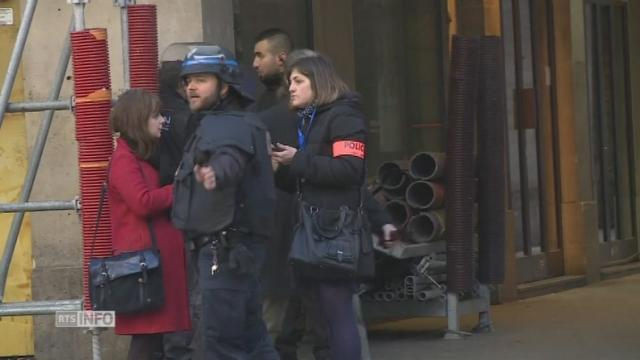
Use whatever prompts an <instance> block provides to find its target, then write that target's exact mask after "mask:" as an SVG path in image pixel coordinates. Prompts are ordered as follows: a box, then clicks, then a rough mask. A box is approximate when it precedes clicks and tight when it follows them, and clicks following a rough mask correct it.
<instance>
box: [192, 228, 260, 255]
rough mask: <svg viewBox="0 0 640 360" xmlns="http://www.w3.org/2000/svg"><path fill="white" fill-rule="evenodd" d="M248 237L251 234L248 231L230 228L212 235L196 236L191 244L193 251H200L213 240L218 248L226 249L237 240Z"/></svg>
mask: <svg viewBox="0 0 640 360" xmlns="http://www.w3.org/2000/svg"><path fill="white" fill-rule="evenodd" d="M249 235H251V232H250V231H248V230H245V229H238V228H233V227H231V228H227V229H225V230H221V231H218V232H216V233H213V234H209V235H199V236H196V237H194V238H193V239H192V240H191V242H192V244H193V246H194V248H195V250H200V249H201V248H203V247H204V246H207V245H209V244H211V243H212V242H213V241H214V240H217V241H218V244H219V246H221V247H224V248H228V247H232V246H233V245H234V243H235V242H236V241H238V240H239V239H241V238H245V237H247V236H249Z"/></svg>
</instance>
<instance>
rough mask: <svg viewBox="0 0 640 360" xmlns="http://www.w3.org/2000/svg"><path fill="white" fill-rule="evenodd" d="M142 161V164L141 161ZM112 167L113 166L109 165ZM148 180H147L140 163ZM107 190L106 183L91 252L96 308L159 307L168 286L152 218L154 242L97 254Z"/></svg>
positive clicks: (143, 309) (135, 310)
mask: <svg viewBox="0 0 640 360" xmlns="http://www.w3.org/2000/svg"><path fill="white" fill-rule="evenodd" d="M138 165H140V164H138ZM109 167H110V166H109ZM140 172H141V173H142V176H143V178H144V179H145V182H146V181H147V179H146V176H145V175H144V172H143V171H142V167H140ZM106 193H107V183H106V182H105V183H104V184H103V185H102V192H101V195H100V206H99V208H98V216H97V219H96V227H95V231H94V236H93V241H92V244H91V255H90V256H89V258H90V262H89V286H90V296H91V308H92V309H93V310H113V311H115V312H116V313H117V314H134V313H142V312H146V311H151V310H156V309H158V308H160V307H162V305H163V304H164V286H163V283H162V269H161V266H160V251H159V250H158V246H157V242H156V236H155V232H154V230H153V223H152V220H151V218H148V219H147V226H148V227H149V233H150V235H151V244H152V246H151V247H150V248H147V249H143V250H137V251H131V252H125V253H122V254H118V255H114V256H108V257H104V258H95V259H94V258H93V250H94V248H95V242H96V236H97V232H98V224H99V223H100V215H101V214H102V208H103V205H104V199H105V196H106Z"/></svg>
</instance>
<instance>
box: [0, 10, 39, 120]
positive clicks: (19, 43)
mask: <svg viewBox="0 0 640 360" xmlns="http://www.w3.org/2000/svg"><path fill="white" fill-rule="evenodd" d="M37 4H38V0H27V5H26V6H25V8H24V14H22V21H21V23H20V29H18V36H17V37H16V44H15V45H14V46H13V52H12V53H11V59H9V66H8V67H7V75H6V78H5V79H4V84H2V90H0V128H2V121H3V120H4V114H5V112H6V110H7V105H8V104H9V98H10V97H11V91H12V90H13V83H14V82H15V80H16V75H18V67H19V66H20V60H21V59H22V52H23V51H24V44H25V43H26V41H27V35H29V29H31V21H32V20H33V14H34V13H35V11H36V5H37Z"/></svg>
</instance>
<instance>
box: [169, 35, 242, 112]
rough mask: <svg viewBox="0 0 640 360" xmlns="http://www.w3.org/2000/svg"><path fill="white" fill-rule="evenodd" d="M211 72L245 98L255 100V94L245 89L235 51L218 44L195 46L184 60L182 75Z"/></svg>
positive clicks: (182, 76)
mask: <svg viewBox="0 0 640 360" xmlns="http://www.w3.org/2000/svg"><path fill="white" fill-rule="evenodd" d="M201 73H209V74H214V75H216V76H218V77H219V78H220V79H221V80H222V81H224V82H225V83H227V84H229V85H230V86H232V87H233V88H234V89H236V91H237V92H238V93H239V94H240V95H241V96H242V97H244V98H246V99H249V100H251V101H253V96H252V95H250V94H249V92H248V91H246V89H244V87H245V86H244V84H243V76H242V71H241V70H240V66H239V64H238V61H237V60H236V58H235V56H234V55H233V53H232V52H231V51H229V50H227V49H225V48H224V47H222V46H218V45H198V46H195V47H193V48H192V49H191V50H190V51H189V53H187V56H185V58H184V60H183V61H182V67H181V70H180V77H181V78H184V77H185V76H187V75H190V74H201Z"/></svg>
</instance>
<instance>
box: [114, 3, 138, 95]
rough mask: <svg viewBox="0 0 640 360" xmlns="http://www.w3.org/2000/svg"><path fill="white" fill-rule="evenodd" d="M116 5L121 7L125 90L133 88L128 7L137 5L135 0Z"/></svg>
mask: <svg viewBox="0 0 640 360" xmlns="http://www.w3.org/2000/svg"><path fill="white" fill-rule="evenodd" d="M114 2H115V4H116V5H117V6H119V7H120V27H121V33H122V72H123V75H124V88H125V90H126V89H129V88H130V87H131V75H130V67H129V18H128V16H127V13H128V11H127V7H128V6H129V5H135V4H136V2H135V0H114Z"/></svg>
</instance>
